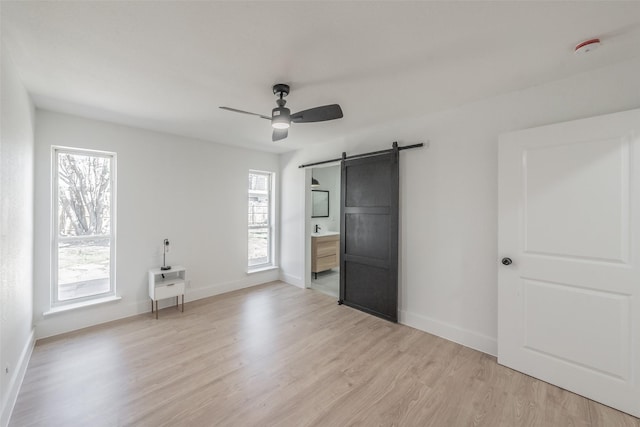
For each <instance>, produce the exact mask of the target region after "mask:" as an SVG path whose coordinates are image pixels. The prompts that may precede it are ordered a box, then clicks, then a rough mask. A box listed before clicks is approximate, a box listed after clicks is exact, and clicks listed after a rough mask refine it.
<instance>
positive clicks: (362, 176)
mask: <svg viewBox="0 0 640 427" xmlns="http://www.w3.org/2000/svg"><path fill="white" fill-rule="evenodd" d="M341 202H342V204H341V210H340V215H341V219H340V227H341V230H342V233H341V238H340V250H341V254H340V303H342V304H345V305H348V306H350V307H354V308H357V309H359V310H362V311H364V312H367V313H370V314H373V315H375V316H379V317H382V318H383V319H387V320H390V321H392V322H397V321H398V149H397V147H396V148H395V149H394V150H391V151H390V152H389V153H388V154H382V155H376V156H371V157H364V158H359V159H354V160H343V161H342V192H341Z"/></svg>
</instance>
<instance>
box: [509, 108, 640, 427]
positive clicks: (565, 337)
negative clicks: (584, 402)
mask: <svg viewBox="0 0 640 427" xmlns="http://www.w3.org/2000/svg"><path fill="white" fill-rule="evenodd" d="M499 184H500V185H499V202H500V203H499V204H500V206H499V212H500V217H499V227H500V228H499V251H500V257H501V265H500V270H499V272H500V273H499V277H498V279H499V291H498V362H499V363H501V364H503V365H506V366H509V367H511V368H513V369H517V370H518V371H522V372H524V373H526V374H529V375H532V376H534V377H537V378H540V379H542V380H544V381H547V382H549V383H551V384H555V385H557V386H559V387H562V388H564V389H567V390H570V391H573V392H575V393H578V394H581V395H583V396H586V397H588V398H590V399H593V400H596V401H598V402H602V403H604V404H605V405H609V406H612V407H614V408H617V409H620V410H622V411H625V412H628V413H629V414H632V415H635V416H636V417H637V416H640V110H633V111H627V112H623V113H617V114H610V115H606V116H601V117H595V118H590V119H584V120H578V121H574V122H568V123H561V124H556V125H551V126H545V127H540V128H534V129H528V130H524V131H520V132H514V133H510V134H506V135H503V136H502V137H501V138H500V179H499Z"/></svg>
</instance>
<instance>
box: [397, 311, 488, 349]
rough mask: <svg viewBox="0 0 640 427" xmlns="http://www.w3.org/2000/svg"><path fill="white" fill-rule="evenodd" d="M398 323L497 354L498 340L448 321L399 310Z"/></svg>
mask: <svg viewBox="0 0 640 427" xmlns="http://www.w3.org/2000/svg"><path fill="white" fill-rule="evenodd" d="M399 314H400V319H399V320H400V323H402V324H403V325H407V326H411V327H412V328H416V329H419V330H421V331H424V332H428V333H430V334H433V335H437V336H439V337H441V338H444V339H447V340H449V341H453V342H455V343H458V344H461V345H463V346H465V347H469V348H472V349H474V350H478V351H481V352H483V353H487V354H489V355H491V356H497V354H498V340H497V339H495V338H491V337H488V336H486V335H482V334H479V333H477V332H473V331H469V330H467V329H462V328H460V327H458V326H455V325H451V324H449V323H445V322H441V321H439V320H435V319H432V318H430V317H427V316H423V315H421V314H416V313H411V312H408V311H404V310H400V313H399Z"/></svg>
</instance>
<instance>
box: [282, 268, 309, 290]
mask: <svg viewBox="0 0 640 427" xmlns="http://www.w3.org/2000/svg"><path fill="white" fill-rule="evenodd" d="M280 280H282V281H283V282H285V283H288V284H290V285H293V286H297V287H299V288H303V289H304V288H305V284H304V280H302V277H300V276H294V275H292V274H287V273H284V272H282V273H280Z"/></svg>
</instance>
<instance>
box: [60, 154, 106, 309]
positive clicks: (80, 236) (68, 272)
mask: <svg viewBox="0 0 640 427" xmlns="http://www.w3.org/2000/svg"><path fill="white" fill-rule="evenodd" d="M52 170H53V209H52V215H53V218H52V219H53V248H52V260H51V261H52V262H51V266H52V274H51V277H52V286H51V288H52V289H51V304H52V306H62V305H66V304H76V303H81V302H85V301H90V300H93V299H97V298H105V297H110V296H115V212H116V211H115V175H116V156H115V153H108V152H102V151H92V150H80V149H73V148H62V147H54V148H53V168H52Z"/></svg>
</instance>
